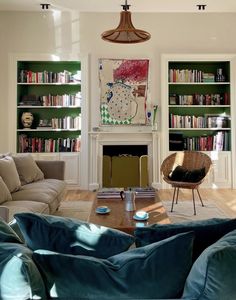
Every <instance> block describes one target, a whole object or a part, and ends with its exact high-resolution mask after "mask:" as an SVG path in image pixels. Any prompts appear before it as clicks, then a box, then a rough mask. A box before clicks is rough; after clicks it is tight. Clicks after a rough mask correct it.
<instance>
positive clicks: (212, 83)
mask: <svg viewBox="0 0 236 300" xmlns="http://www.w3.org/2000/svg"><path fill="white" fill-rule="evenodd" d="M168 84H169V85H230V82H168Z"/></svg>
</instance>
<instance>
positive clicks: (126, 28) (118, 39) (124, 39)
mask: <svg viewBox="0 0 236 300" xmlns="http://www.w3.org/2000/svg"><path fill="white" fill-rule="evenodd" d="M122 7H123V11H122V12H121V13H120V23H119V25H118V27H117V28H115V29H111V30H107V31H105V32H103V33H102V35H101V37H102V39H103V40H105V41H108V42H112V43H119V44H135V43H141V42H145V41H147V40H149V39H150V38H151V35H150V33H148V32H147V31H144V30H140V29H136V28H135V27H134V25H133V24H132V21H131V12H130V11H128V10H129V7H130V5H127V0H126V1H125V4H124V5H122Z"/></svg>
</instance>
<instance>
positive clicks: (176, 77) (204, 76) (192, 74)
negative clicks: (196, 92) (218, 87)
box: [169, 69, 225, 82]
mask: <svg viewBox="0 0 236 300" xmlns="http://www.w3.org/2000/svg"><path fill="white" fill-rule="evenodd" d="M216 78H218V76H217V74H216V75H215V74H213V73H207V72H203V71H201V70H196V69H193V70H192V69H181V70H180V69H170V70H169V82H215V81H225V77H224V76H221V80H216Z"/></svg>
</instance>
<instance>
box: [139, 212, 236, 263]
mask: <svg viewBox="0 0 236 300" xmlns="http://www.w3.org/2000/svg"><path fill="white" fill-rule="evenodd" d="M234 229H236V219H226V218H222V219H221V218H212V219H207V220H200V221H190V222H181V223H174V224H154V225H150V226H146V227H139V228H136V229H135V233H134V235H135V237H136V246H137V247H141V246H145V245H148V244H150V243H154V242H158V241H161V240H163V239H166V238H168V237H170V236H173V235H176V234H178V233H181V232H188V231H194V233H195V240H194V244H193V260H196V258H197V257H198V256H199V255H200V254H201V253H202V251H203V250H204V249H206V248H207V247H208V246H210V245H211V244H213V243H215V242H216V241H217V240H218V239H220V238H221V237H222V236H224V235H225V234H226V233H228V232H230V231H232V230H234Z"/></svg>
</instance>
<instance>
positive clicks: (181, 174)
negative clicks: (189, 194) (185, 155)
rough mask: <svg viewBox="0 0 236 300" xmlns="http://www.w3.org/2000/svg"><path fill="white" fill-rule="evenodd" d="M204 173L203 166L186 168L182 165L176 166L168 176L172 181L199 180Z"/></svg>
mask: <svg viewBox="0 0 236 300" xmlns="http://www.w3.org/2000/svg"><path fill="white" fill-rule="evenodd" d="M205 175H206V171H205V168H201V169H194V170H187V169H186V168H184V167H181V166H177V167H176V168H175V169H174V170H173V171H172V172H171V173H170V175H169V176H168V177H169V179H170V180H173V181H183V182H199V181H200V180H202V179H203V178H204V177H205Z"/></svg>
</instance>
